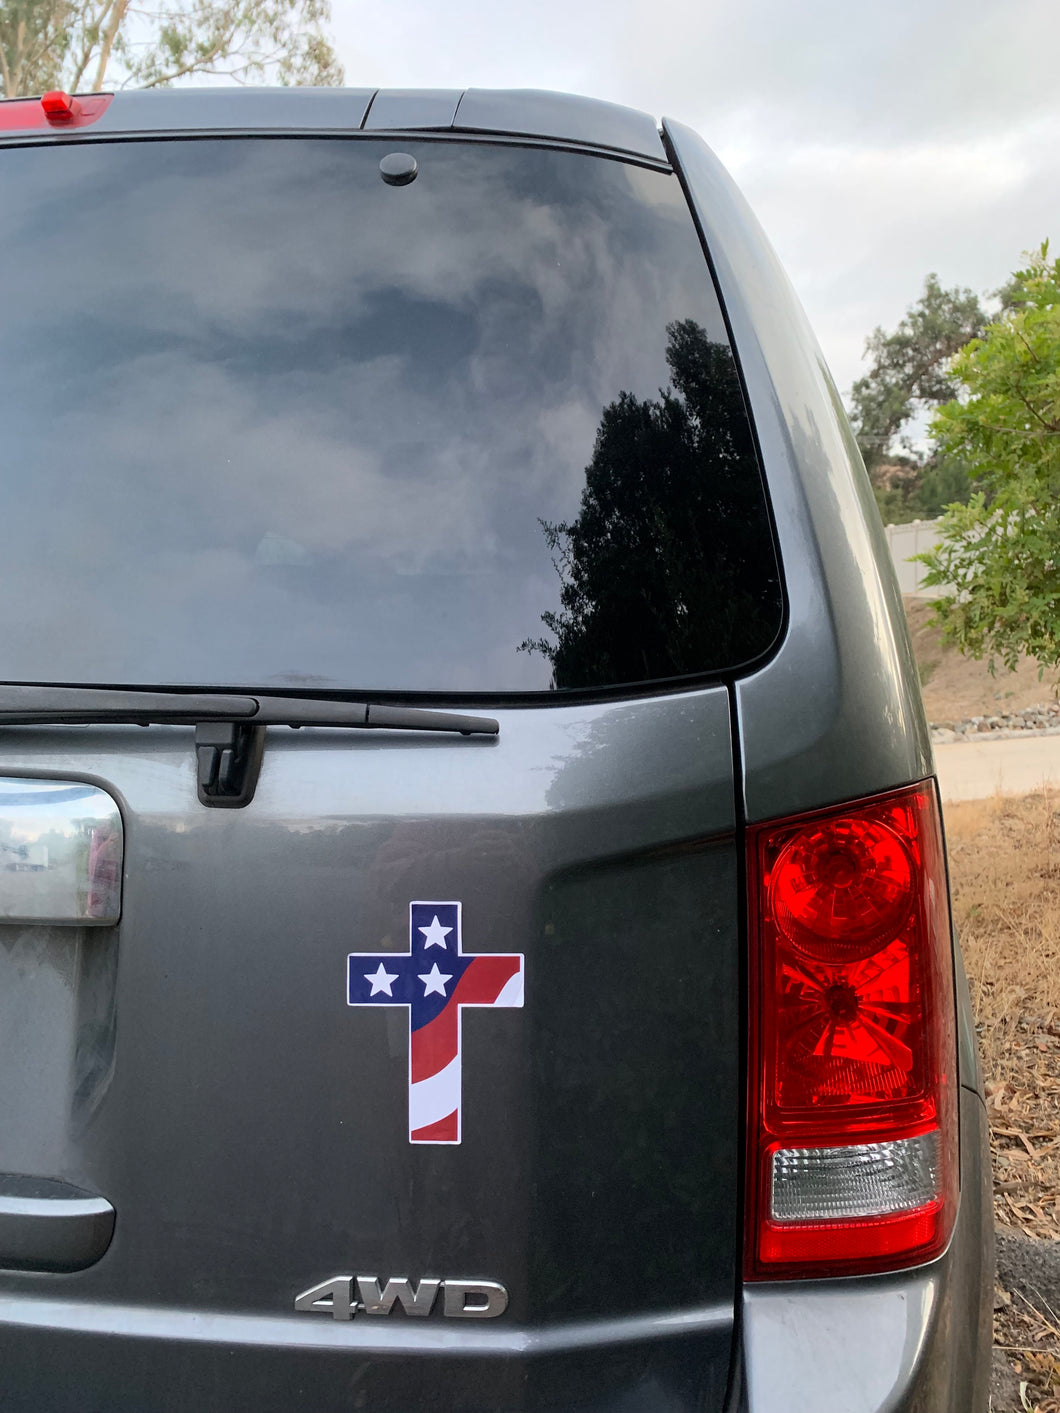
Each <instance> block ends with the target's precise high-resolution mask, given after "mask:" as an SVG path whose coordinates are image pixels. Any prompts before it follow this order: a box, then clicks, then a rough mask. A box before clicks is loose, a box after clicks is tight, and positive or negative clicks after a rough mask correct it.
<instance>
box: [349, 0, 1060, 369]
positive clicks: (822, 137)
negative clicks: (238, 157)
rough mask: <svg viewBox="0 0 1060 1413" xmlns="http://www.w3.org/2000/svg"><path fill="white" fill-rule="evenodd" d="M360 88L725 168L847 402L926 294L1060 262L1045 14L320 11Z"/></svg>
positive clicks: (955, 10) (804, 4)
mask: <svg viewBox="0 0 1060 1413" xmlns="http://www.w3.org/2000/svg"><path fill="white" fill-rule="evenodd" d="M333 7H334V8H333V16H332V27H331V28H332V33H333V35H334V37H335V40H336V44H337V48H338V51H339V55H340V57H341V59H342V61H343V62H344V64H345V66H346V82H347V83H348V84H350V85H351V86H357V87H359V86H362V85H363V86H369V85H386V86H389V87H453V88H462V87H467V86H472V85H473V86H476V87H497V88H502V87H518V88H555V89H564V90H567V91H570V92H574V93H584V94H588V95H590V96H592V97H596V98H606V99H611V100H612V101H614V102H618V103H628V104H630V105H632V106H634V107H637V108H644V109H646V110H647V111H649V112H651V113H654V114H655V115H656V117H659V116H661V115H663V114H666V115H667V116H668V117H674V118H678V119H680V120H681V121H683V122H686V123H689V124H690V125H691V126H693V127H695V128H696V129H697V130H698V131H699V132H700V133H702V135H703V136H704V137H705V138H706V140H707V141H708V142H709V143H710V144H711V146H712V147H714V149H715V150H716V151H717V152H718V153H719V154H720V156H721V157H722V159H723V160H724V161H725V163H726V164H727V165H728V167H729V169H730V170H731V171H732V173H733V175H734V176H735V177H736V179H737V181H738V182H739V183H740V184H741V186H742V187H743V190H744V192H745V193H746V195H747V196H748V198H749V199H750V201H751V203H752V205H753V206H754V208H755V210H756V211H757V213H758V215H759V217H760V219H761V220H762V222H763V224H764V226H765V228H766V230H767V232H768V233H769V235H770V237H771V238H772V240H773V242H774V244H775V245H776V247H777V250H778V251H779V253H780V256H781V259H782V260H783V261H784V263H785V265H786V266H787V269H788V272H789V274H790V275H791V277H792V279H793V281H794V283H795V285H796V288H797V289H798V290H799V293H800V294H801V296H802V299H803V301H804V303H805V305H806V308H807V310H808V312H809V315H810V318H811V320H812V322H813V324H814V327H815V329H816V330H817V334H818V337H819V338H820V340H821V343H822V345H823V346H824V350H825V353H826V355H827V357H828V360H829V362H830V363H831V366H832V371H833V373H834V375H835V377H836V381H837V382H838V384H839V386H840V389H841V390H842V392H843V393H844V395H846V394H847V392H848V391H849V388H850V384H851V382H852V381H853V379H854V378H856V377H857V376H858V375H859V373H860V372H861V371H862V369H863V366H864V365H863V364H862V362H861V354H862V349H863V345H864V340H865V337H866V335H867V334H868V333H869V332H870V331H871V330H872V328H873V327H874V326H875V325H877V324H883V325H884V326H885V327H887V328H891V327H893V325H894V324H895V323H896V322H897V321H898V319H899V318H900V317H901V315H902V313H903V312H904V310H905V308H906V306H907V305H908V304H910V303H912V301H913V300H914V299H915V298H916V297H917V295H918V293H919V291H920V288H921V285H922V282H923V278H924V276H925V274H926V273H927V272H928V271H929V270H935V271H937V272H938V274H939V277H940V278H941V279H942V281H943V283H944V284H946V285H953V284H962V285H970V286H972V288H973V289H976V290H978V291H980V292H985V291H988V290H991V289H994V288H996V287H997V286H998V285H999V284H1000V283H1001V282H1002V280H1003V279H1004V278H1005V276H1006V275H1007V274H1008V273H1009V272H1010V271H1011V270H1012V269H1014V268H1016V266H1017V263H1018V261H1019V258H1020V254H1021V252H1022V251H1023V250H1026V249H1028V248H1030V247H1032V246H1036V245H1038V244H1039V243H1040V242H1041V240H1043V239H1044V238H1045V237H1046V236H1051V237H1053V239H1054V243H1055V242H1058V241H1060V221H1058V220H1057V210H1058V204H1060V85H1058V84H1057V83H1056V62H1057V57H1056V56H1057V54H1058V52H1060V4H1058V3H1057V0H887V3H886V4H884V3H872V4H869V3H865V0H726V3H719V0H518V2H517V0H448V3H444V4H443V3H439V0H387V3H386V4H376V5H373V4H369V3H366V2H365V0H333Z"/></svg>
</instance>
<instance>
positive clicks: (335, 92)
mask: <svg viewBox="0 0 1060 1413" xmlns="http://www.w3.org/2000/svg"><path fill="white" fill-rule="evenodd" d="M362 128H363V129H364V130H366V131H371V132H378V131H393V132H400V131H403V130H404V131H409V132H413V131H419V132H426V131H439V132H443V131H453V132H461V133H466V134H469V135H470V134H483V135H504V136H513V137H519V136H522V137H526V138H532V139H535V140H551V141H557V142H563V143H576V144H578V145H580V146H589V147H599V148H604V149H611V150H613V151H615V152H621V153H623V154H628V155H631V156H636V157H641V158H648V159H650V160H652V161H654V162H658V163H660V164H663V163H665V162H666V161H667V157H666V151H665V149H664V148H663V145H662V140H661V138H660V136H659V130H658V128H657V127H656V125H655V120H654V118H651V117H649V116H648V114H647V113H639V112H637V110H636V109H635V108H624V107H623V106H622V105H621V104H618V103H604V102H601V101H600V100H598V99H592V98H578V97H575V96H573V95H571V94H567V93H551V92H548V91H545V90H539V89H522V90H512V91H506V90H495V89H489V88H469V89H466V90H460V89H379V90H376V89H371V88H341V89H328V88H282V89H275V88H274V89H270V88H244V89H209V88H197V89H158V90H155V91H152V92H140V93H121V94H118V95H116V97H115V99H114V101H113V102H112V103H111V104H110V106H109V107H108V108H107V109H106V110H105V112H104V113H103V114H102V115H101V116H100V117H99V118H96V119H95V120H94V121H93V122H92V123H91V124H90V125H89V126H86V127H80V128H62V127H54V128H51V129H45V130H43V131H41V130H35V131H33V132H32V133H27V134H26V135H25V136H23V135H21V134H19V133H17V132H14V133H10V134H9V133H5V134H4V139H5V141H8V140H13V141H16V142H17V141H32V142H41V141H44V142H48V141H57V142H71V141H72V142H84V141H91V140H92V138H94V137H104V136H108V137H109V136H117V135H119V134H131V135H135V136H137V137H143V136H147V135H150V134H159V135H161V134H165V133H178V132H181V133H191V132H240V133H254V132H273V133H281V132H291V133H294V132H319V133H327V132H354V131H357V130H358V129H362Z"/></svg>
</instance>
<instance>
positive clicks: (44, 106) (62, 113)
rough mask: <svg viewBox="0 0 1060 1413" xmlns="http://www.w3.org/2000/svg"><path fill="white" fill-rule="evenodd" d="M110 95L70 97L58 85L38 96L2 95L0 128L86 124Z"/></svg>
mask: <svg viewBox="0 0 1060 1413" xmlns="http://www.w3.org/2000/svg"><path fill="white" fill-rule="evenodd" d="M113 98H114V95H113V93H90V94H87V95H86V96H85V97H84V98H74V97H73V96H72V95H71V94H69V93H62V92H61V91H59V90H58V89H56V90H53V91H52V92H51V93H45V94H44V95H43V97H41V98H5V99H2V100H0V132H18V131H19V130H25V129H29V130H32V129H33V128H51V129H53V130H54V129H55V128H83V127H87V126H88V125H89V123H94V122H95V121H96V119H97V118H100V117H102V116H103V114H104V113H105V112H106V111H107V109H108V108H109V107H110V104H111V102H112V100H113Z"/></svg>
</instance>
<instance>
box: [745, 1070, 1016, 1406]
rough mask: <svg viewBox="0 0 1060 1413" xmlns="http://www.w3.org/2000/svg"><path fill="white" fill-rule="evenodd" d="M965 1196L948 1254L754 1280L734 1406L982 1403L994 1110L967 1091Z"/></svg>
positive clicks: (989, 1304) (989, 1298)
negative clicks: (854, 1272)
mask: <svg viewBox="0 0 1060 1413" xmlns="http://www.w3.org/2000/svg"><path fill="white" fill-rule="evenodd" d="M960 1096H961V1108H960V1122H961V1205H960V1210H959V1213H958V1217H957V1223H956V1227H955V1229H954V1233H953V1238H952V1240H951V1242H950V1245H949V1247H948V1248H947V1250H946V1252H945V1254H944V1255H942V1256H941V1257H939V1259H938V1260H937V1261H933V1262H932V1263H931V1264H930V1265H928V1266H921V1267H918V1268H917V1269H916V1270H914V1271H905V1272H896V1273H895V1274H893V1275H889V1276H873V1277H868V1278H861V1277H858V1278H852V1279H847V1280H836V1281H799V1282H787V1283H785V1284H779V1283H778V1284H775V1285H761V1286H748V1287H747V1288H746V1289H745V1291H744V1296H743V1312H742V1323H743V1333H742V1341H741V1346H742V1359H741V1367H740V1379H739V1382H738V1387H737V1391H736V1396H735V1399H734V1401H733V1404H732V1408H733V1410H734V1411H735V1410H738V1413H776V1410H778V1409H783V1410H784V1413H914V1410H916V1413H985V1410H986V1407H987V1396H988V1387H989V1369H990V1339H991V1335H990V1328H991V1312H992V1309H993V1278H994V1240H993V1209H992V1205H991V1196H990V1158H989V1146H988V1142H987V1122H986V1112H985V1110H984V1108H983V1104H982V1102H981V1100H980V1099H979V1096H978V1095H977V1094H975V1093H973V1092H972V1091H971V1090H970V1089H965V1088H962V1089H961V1090H960Z"/></svg>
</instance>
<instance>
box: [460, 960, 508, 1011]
mask: <svg viewBox="0 0 1060 1413" xmlns="http://www.w3.org/2000/svg"><path fill="white" fill-rule="evenodd" d="M519 961H520V959H519V957H517V956H506V957H494V956H489V955H486V956H478V957H472V959H471V965H470V966H469V967H468V969H467V971H465V972H464V974H463V976H462V977H461V978H460V980H459V981H458V982H457V984H456V986H455V988H454V990H453V1000H454V1001H456V1002H457V1004H458V1005H461V1006H492V1005H493V1003H494V1001H496V999H497V997H498V996H499V995H500V994H501V992H502V991H503V990H504V988H505V986H506V985H507V983H508V982H509V981H511V979H512V977H513V976H514V975H515V974H516V972H517V971H518V970H519Z"/></svg>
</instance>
